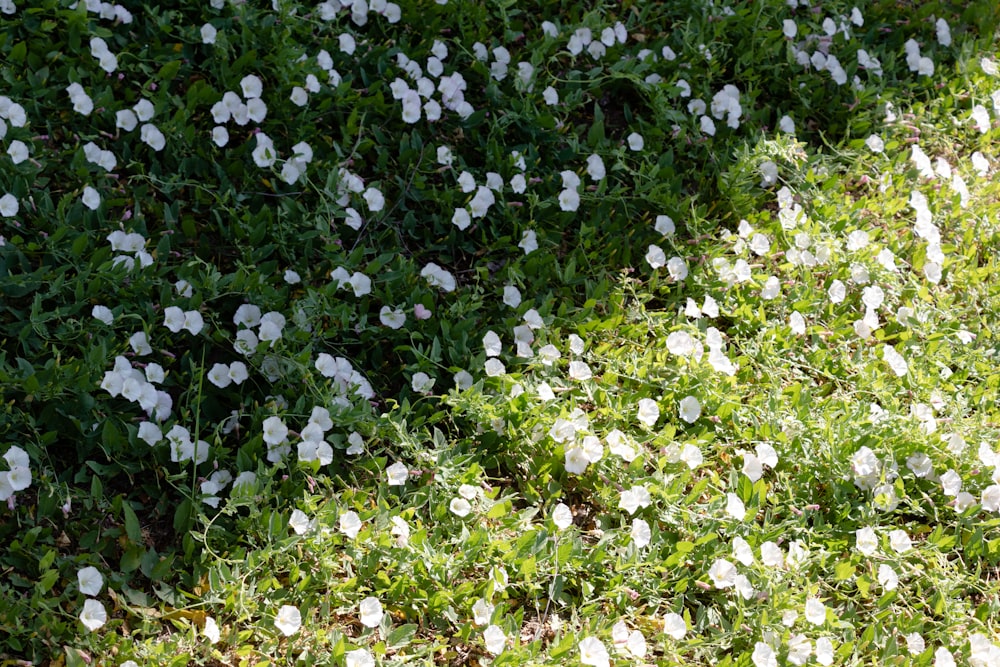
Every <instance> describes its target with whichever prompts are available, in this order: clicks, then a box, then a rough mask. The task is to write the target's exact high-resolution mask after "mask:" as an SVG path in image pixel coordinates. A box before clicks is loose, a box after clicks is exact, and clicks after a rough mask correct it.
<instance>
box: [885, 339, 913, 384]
mask: <svg viewBox="0 0 1000 667" xmlns="http://www.w3.org/2000/svg"><path fill="white" fill-rule="evenodd" d="M882 358H883V359H884V360H885V363H887V364H889V368H891V369H892V372H893V373H895V374H896V375H897V376H898V377H903V376H904V375H906V373H907V371H908V370H909V366H908V365H907V363H906V359H904V358H903V355H901V354H900V353H899V352H896V350H895V349H894V348H893V347H892V346H891V345H889V344H888V343H886V344H885V345H883V346H882Z"/></svg>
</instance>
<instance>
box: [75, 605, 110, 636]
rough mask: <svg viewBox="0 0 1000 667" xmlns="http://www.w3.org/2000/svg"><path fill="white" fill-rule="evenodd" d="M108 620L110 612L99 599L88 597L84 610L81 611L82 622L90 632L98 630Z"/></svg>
mask: <svg viewBox="0 0 1000 667" xmlns="http://www.w3.org/2000/svg"><path fill="white" fill-rule="evenodd" d="M107 621H108V612H107V611H106V610H105V609H104V605H102V604H101V603H100V602H98V601H97V600H92V599H88V600H86V601H85V602H84V603H83V611H81V612H80V622H81V623H83V626H84V627H85V628H87V630H89V631H90V632H93V631H94V630H97V629H98V628H100V627H101V626H102V625H104V624H105V623H107Z"/></svg>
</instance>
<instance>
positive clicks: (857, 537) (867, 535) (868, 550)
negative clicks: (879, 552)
mask: <svg viewBox="0 0 1000 667" xmlns="http://www.w3.org/2000/svg"><path fill="white" fill-rule="evenodd" d="M854 546H855V548H856V549H857V550H858V551H859V552H860V553H862V554H863V555H865V556H871V555H872V554H874V553H875V550H876V549H878V536H877V535H876V534H875V529H874V528H872V527H870V526H868V527H865V528H858V529H857V530H856V531H854Z"/></svg>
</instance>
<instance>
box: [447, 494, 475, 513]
mask: <svg viewBox="0 0 1000 667" xmlns="http://www.w3.org/2000/svg"><path fill="white" fill-rule="evenodd" d="M448 509H449V510H450V511H451V513H452V514H454V515H455V516H457V517H464V516H467V515H468V514H469V512H471V511H472V505H470V504H469V501H468V500H466V499H465V498H452V499H451V503H449V504H448Z"/></svg>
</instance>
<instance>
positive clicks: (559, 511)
mask: <svg viewBox="0 0 1000 667" xmlns="http://www.w3.org/2000/svg"><path fill="white" fill-rule="evenodd" d="M552 523H554V524H555V526H556V528H558V529H559V530H566V529H567V528H569V527H570V526H572V525H573V512H572V510H570V508H569V507H567V506H566V505H565V504H563V503H559V504H558V505H556V506H555V508H554V509H553V510H552Z"/></svg>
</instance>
